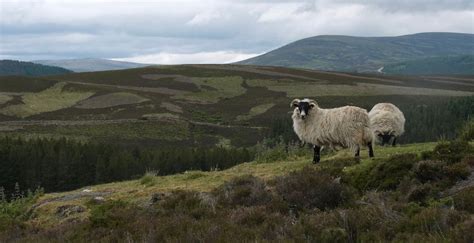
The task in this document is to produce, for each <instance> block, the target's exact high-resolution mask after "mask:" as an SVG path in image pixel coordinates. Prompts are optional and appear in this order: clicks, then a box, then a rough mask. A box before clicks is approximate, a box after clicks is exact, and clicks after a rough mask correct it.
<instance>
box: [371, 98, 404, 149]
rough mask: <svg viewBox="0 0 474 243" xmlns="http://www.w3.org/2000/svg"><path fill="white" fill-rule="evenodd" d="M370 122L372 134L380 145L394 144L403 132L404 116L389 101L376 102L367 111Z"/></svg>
mask: <svg viewBox="0 0 474 243" xmlns="http://www.w3.org/2000/svg"><path fill="white" fill-rule="evenodd" d="M369 118H370V124H371V128H372V131H373V132H374V135H375V136H376V137H378V138H379V141H380V142H381V144H382V145H385V144H390V140H391V139H392V138H393V140H392V146H395V145H396V141H397V138H398V137H399V136H401V135H402V134H403V133H404V132H405V116H404V115H403V112H402V111H400V109H398V107H396V106H395V105H394V104H391V103H378V104H376V105H375V106H374V107H373V108H372V110H370V112H369Z"/></svg>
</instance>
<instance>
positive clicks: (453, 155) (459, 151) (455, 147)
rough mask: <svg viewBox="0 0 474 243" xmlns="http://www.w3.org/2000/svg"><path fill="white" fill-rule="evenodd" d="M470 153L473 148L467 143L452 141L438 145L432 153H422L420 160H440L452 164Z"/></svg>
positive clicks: (473, 151)
mask: <svg viewBox="0 0 474 243" xmlns="http://www.w3.org/2000/svg"><path fill="white" fill-rule="evenodd" d="M472 153H474V148H473V146H472V145H470V144H469V142H467V141H463V140H453V141H450V142H441V143H438V144H437V145H436V147H435V148H434V149H433V151H430V152H424V153H422V158H423V159H425V160H441V161H444V162H446V163H448V164H453V163H456V162H459V161H461V159H462V158H464V157H465V156H467V155H469V154H472Z"/></svg>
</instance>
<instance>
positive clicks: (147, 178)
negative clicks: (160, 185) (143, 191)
mask: <svg viewBox="0 0 474 243" xmlns="http://www.w3.org/2000/svg"><path fill="white" fill-rule="evenodd" d="M157 174H158V173H156V172H150V171H147V172H146V173H145V175H143V176H142V178H140V184H142V185H144V186H153V185H155V179H156V175H157Z"/></svg>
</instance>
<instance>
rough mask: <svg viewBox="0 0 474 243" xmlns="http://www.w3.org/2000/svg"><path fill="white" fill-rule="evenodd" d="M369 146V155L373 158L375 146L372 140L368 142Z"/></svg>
mask: <svg viewBox="0 0 474 243" xmlns="http://www.w3.org/2000/svg"><path fill="white" fill-rule="evenodd" d="M367 147H369V157H370V158H372V157H374V147H373V143H372V142H369V143H368V144H367Z"/></svg>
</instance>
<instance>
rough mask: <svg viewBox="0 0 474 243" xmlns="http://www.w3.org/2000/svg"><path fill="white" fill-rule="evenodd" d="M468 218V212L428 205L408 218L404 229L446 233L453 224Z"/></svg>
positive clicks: (427, 232) (428, 232)
mask: <svg viewBox="0 0 474 243" xmlns="http://www.w3.org/2000/svg"><path fill="white" fill-rule="evenodd" d="M468 218H469V215H468V214H466V213H462V212H459V211H456V210H450V209H447V208H439V207H428V208H424V209H422V210H421V211H420V212H419V213H417V214H415V215H414V216H413V217H412V218H411V219H410V222H409V223H408V225H407V227H406V230H407V231H408V232H421V233H426V234H432V233H434V234H441V235H446V234H447V233H448V232H449V230H450V229H451V228H452V227H453V226H455V225H456V224H458V223H461V222H463V221H464V220H466V219H468Z"/></svg>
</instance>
